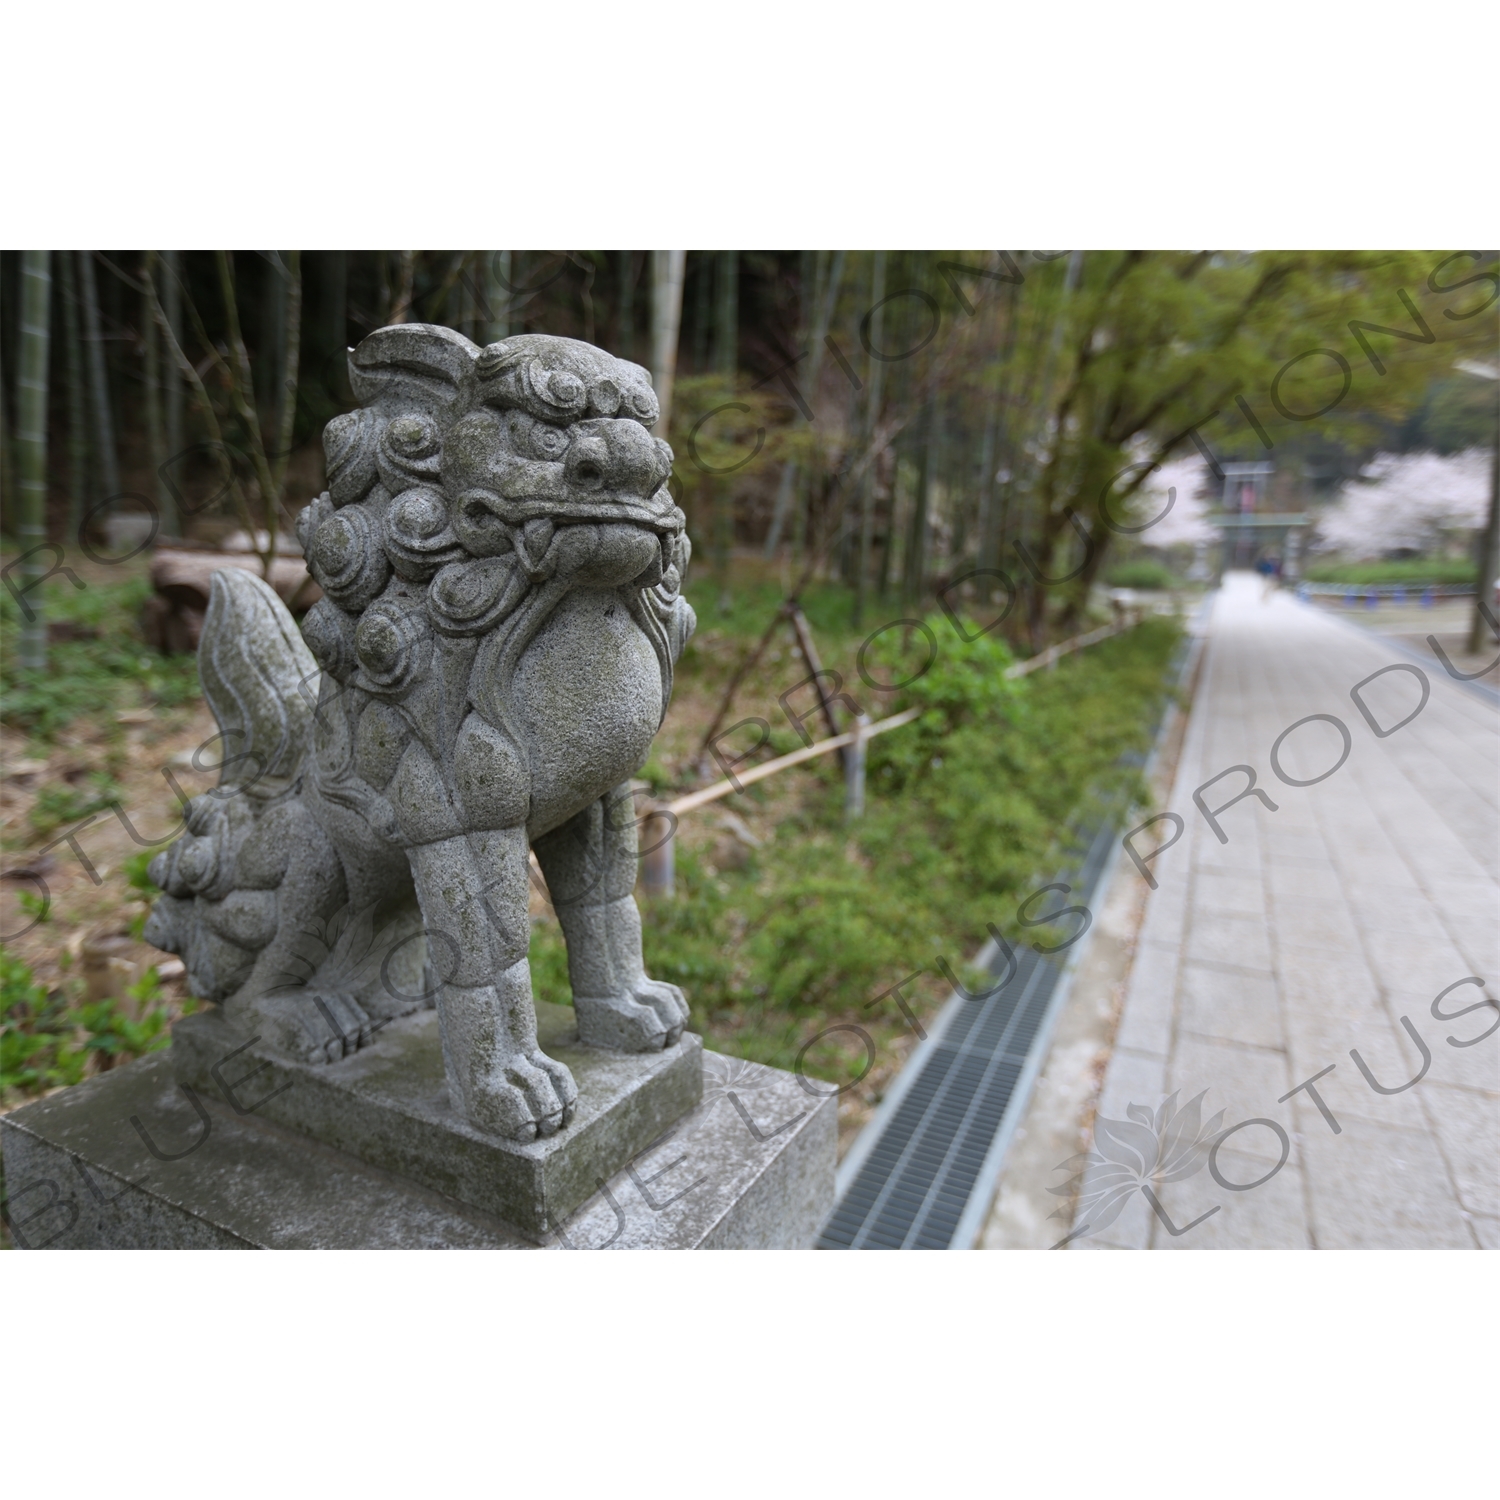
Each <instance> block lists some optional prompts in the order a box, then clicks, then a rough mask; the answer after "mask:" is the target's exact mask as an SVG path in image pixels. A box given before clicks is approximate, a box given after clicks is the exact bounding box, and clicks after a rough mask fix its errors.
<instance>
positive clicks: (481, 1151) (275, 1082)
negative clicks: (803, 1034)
mask: <svg viewBox="0 0 1500 1500" xmlns="http://www.w3.org/2000/svg"><path fill="white" fill-rule="evenodd" d="M536 1010H537V1039H538V1041H539V1042H540V1044H541V1048H542V1051H544V1052H545V1053H546V1054H547V1055H548V1056H549V1057H553V1058H556V1059H557V1061H558V1062H560V1063H563V1064H565V1065H566V1066H567V1067H568V1069H569V1070H570V1071H571V1072H572V1074H573V1081H574V1082H575V1083H576V1084H577V1085H578V1106H577V1110H576V1112H575V1114H574V1117H573V1120H572V1122H571V1123H570V1124H569V1125H568V1126H567V1128H566V1129H564V1130H560V1131H558V1133H557V1134H556V1135H552V1136H547V1137H546V1138H544V1139H541V1140H535V1141H526V1142H521V1141H508V1140H505V1139H503V1138H501V1137H499V1136H493V1135H489V1134H487V1133H486V1132H484V1131H482V1130H479V1129H476V1128H475V1127H474V1126H473V1125H471V1124H470V1123H469V1122H468V1121H467V1120H466V1119H464V1118H463V1116H462V1115H460V1114H459V1113H458V1112H457V1111H456V1110H455V1109H454V1108H453V1106H452V1104H451V1103H450V1102H449V1099H448V1084H447V1078H446V1075H445V1072H444V1068H443V1049H442V1042H441V1039H440V1038H439V1035H438V1017H437V1012H436V1011H435V1010H424V1011H419V1012H417V1013H416V1014H415V1015H411V1016H407V1017H405V1018H404V1019H402V1020H399V1021H394V1022H392V1023H391V1024H390V1025H389V1026H387V1027H385V1028H384V1029H382V1030H381V1031H380V1033H379V1034H378V1035H377V1036H376V1037H375V1039H374V1041H373V1042H371V1043H370V1044H369V1045H368V1046H366V1047H363V1048H361V1049H360V1050H359V1051H358V1052H357V1053H355V1054H354V1056H352V1057H346V1058H344V1059H343V1061H342V1062H337V1063H331V1064H321V1065H320V1064H315V1063H294V1062H287V1061H285V1060H283V1059H281V1058H278V1057H276V1056H274V1055H273V1054H271V1053H269V1052H262V1051H260V1050H258V1049H257V1048H256V1047H254V1046H250V1047H246V1046H245V1045H244V1039H243V1038H242V1037H240V1036H237V1035H236V1034H235V1033H234V1032H233V1031H231V1030H230V1028H229V1027H228V1025H226V1024H225V1022H224V1020H223V1018H222V1017H221V1015H220V1014H219V1012H218V1011H217V1010H213V1011H206V1012H203V1013H202V1014H199V1015H194V1016H188V1017H186V1018H184V1019H183V1020H181V1021H179V1022H178V1023H177V1025H176V1026H175V1027H173V1029H172V1047H171V1051H170V1054H169V1055H170V1057H171V1059H172V1065H173V1068H174V1070H175V1072H176V1075H177V1078H178V1081H179V1082H182V1083H187V1084H189V1085H191V1086H192V1087H193V1088H194V1089H195V1090H196V1091H198V1092H199V1093H200V1094H204V1095H208V1096H210V1097H212V1098H215V1099H218V1100H219V1101H220V1102H221V1103H224V1104H227V1105H229V1106H230V1107H231V1108H232V1109H233V1110H234V1111H235V1113H236V1114H241V1113H243V1114H244V1115H247V1116H248V1115H250V1114H254V1115H256V1116H257V1117H259V1118H260V1119H262V1120H266V1121H270V1122H271V1123H272V1124H275V1125H282V1126H285V1127H286V1128H287V1129H288V1130H291V1131H294V1132H295V1133H296V1134H298V1135H303V1136H311V1137H312V1138H313V1139H314V1140H316V1141H321V1142H322V1143H323V1144H324V1145H325V1146H332V1147H334V1148H336V1149H337V1150H340V1151H344V1152H347V1153H348V1154H349V1155H350V1156H356V1157H358V1158H359V1159H360V1160H361V1161H363V1162H366V1163H368V1164H369V1165H370V1166H373V1167H380V1168H382V1169H384V1170H385V1171H388V1172H394V1173H396V1174H397V1175H398V1176H401V1177H406V1178H409V1179H410V1180H411V1181H413V1182H415V1183H418V1184H419V1185H420V1186H422V1187H425V1188H430V1189H431V1190H432V1191H433V1192H435V1193H439V1194H441V1195H442V1196H443V1197H445V1198H456V1199H458V1201H459V1202H461V1203H466V1204H468V1205H469V1206H470V1207H471V1208H477V1209H480V1210H482V1211H483V1212H484V1213H487V1214H490V1215H492V1216H493V1217H495V1218H497V1219H503V1220H504V1221H505V1222H506V1223H507V1224H510V1225H513V1226H514V1227H515V1228H516V1229H518V1230H520V1231H521V1233H522V1234H524V1235H527V1236H529V1237H530V1238H532V1239H539V1238H540V1237H541V1236H543V1235H545V1234H546V1233H548V1232H549V1231H550V1230H552V1229H553V1228H555V1227H556V1225H557V1224H559V1223H560V1222H561V1221H562V1220H564V1219H566V1218H567V1216H568V1215H569V1214H571V1213H572V1212H573V1210H574V1209H576V1208H577V1207H578V1206H579V1204H581V1203H583V1202H584V1200H585V1199H587V1198H588V1197H590V1195H592V1194H593V1193H595V1192H597V1191H598V1183H599V1182H600V1181H601V1180H606V1179H608V1178H610V1177H613V1176H614V1174H615V1173H616V1172H618V1171H619V1170H620V1168H621V1167H623V1166H624V1165H625V1163H626V1162H627V1161H629V1160H630V1159H631V1157H633V1156H634V1155H635V1154H636V1153H637V1152H639V1151H643V1150H644V1149H645V1148H646V1147H647V1146H649V1145H650V1144H651V1142H652V1141H654V1140H656V1139H657V1138H658V1137H659V1136H660V1135H661V1134H662V1133H663V1132H664V1131H666V1130H667V1129H669V1128H670V1127H671V1126H672V1125H674V1124H675V1123H676V1122H677V1121H678V1120H680V1119H681V1118H682V1117H683V1115H685V1114H687V1112H688V1111H689V1110H690V1109H692V1108H693V1106H694V1105H696V1104H697V1103H698V1102H699V1100H700V1099H702V1097H703V1042H702V1040H701V1039H700V1038H699V1037H696V1036H694V1035H692V1034H691V1033H690V1032H685V1033H684V1034H683V1036H682V1039H681V1041H679V1042H678V1043H677V1045H676V1046H674V1047H669V1048H667V1049H666V1050H665V1051H663V1052H610V1051H605V1050H602V1049H600V1048H597V1047H585V1046H583V1045H582V1043H580V1042H579V1040H578V1027H577V1025H576V1023H575V1021H574V1019H573V1010H572V1007H571V1006H562V1005H545V1004H543V1005H538V1006H537V1008H536Z"/></svg>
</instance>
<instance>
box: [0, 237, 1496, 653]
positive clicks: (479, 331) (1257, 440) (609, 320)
mask: <svg viewBox="0 0 1500 1500" xmlns="http://www.w3.org/2000/svg"><path fill="white" fill-rule="evenodd" d="M1497 290H1500V273H1497V272H1496V271H1495V269H1494V265H1493V256H1489V255H1481V254H1480V253H1478V252H1441V251H1434V252H1420V253H1419V252H1400V253H1396V252H1391V253H1378V254H1377V253H1371V252H1358V253H1355V252H1350V253H1342V252H1256V253H1211V252H1206V251H1203V252H1171V251H1134V252H1131V251H1096V250H1089V251H1078V250H1075V251H1019V250H1018V251H948V252H944V251H895V250H892V251H884V250H877V251H845V250H827V251H800V252H796V251H788V252H778V251H705V252H697V251H689V252H686V253H684V252H665V251H463V252H459V251H451V252H450V251H389V252H381V251H358V252H353V251H351V252H342V251H339V252H329V251H308V252H296V251H267V252H238V253H234V254H231V253H228V252H209V251H118V252H117V251H93V252H82V251H60V252H52V253H50V254H49V253H47V252H34V251H32V252H12V253H7V254H6V255H5V256H4V257H3V260H0V313H3V318H0V326H3V329H4V335H5V337H4V348H3V359H0V369H3V377H4V386H5V390H4V401H3V403H0V406H3V413H4V423H5V431H4V440H3V458H4V473H3V479H4V496H3V505H0V525H3V530H4V533H5V536H6V538H7V547H8V548H14V549H16V550H18V551H19V552H20V553H22V554H27V556H28V558H29V560H28V561H24V562H23V566H22V568H21V574H22V576H23V577H24V576H26V575H27V573H28V571H30V572H31V573H33V574H40V573H42V572H45V571H46V568H47V566H48V554H46V553H45V552H44V551H39V549H40V548H41V547H42V545H43V544H44V543H46V542H51V543H53V544H57V543H59V542H61V541H72V540H75V539H77V538H79V537H83V538H87V537H88V536H90V535H96V534H97V530H98V527H99V525H100V524H101V520H102V518H104V517H107V516H108V515H109V514H111V513H112V512H114V511H118V510H120V509H122V508H123V509H130V508H132V507H135V508H138V509H147V510H153V511H154V512H155V514H157V515H158V516H159V517H160V532H161V534H162V535H164V536H172V535H206V534H208V533H209V532H211V531H212V529H213V527H214V526H215V525H216V524H220V525H222V524H229V523H233V524H236V525H240V526H243V527H245V528H247V529H249V530H250V532H251V534H252V536H254V537H255V538H256V539H257V542H256V545H257V548H258V550H260V551H261V552H262V560H263V562H264V564H265V566H266V567H267V568H269V567H270V565H271V562H272V560H273V559H274V555H275V553H276V550H277V548H278V545H281V546H284V545H285V543H284V538H285V535H286V533H287V531H288V530H289V525H290V519H291V517H292V516H293V515H294V514H295V512H296V510H297V509H298V508H299V507H300V506H301V505H302V504H304V503H305V502H306V501H307V500H308V499H310V498H311V497H312V496H313V495H314V494H315V493H316V492H317V489H318V488H319V487H320V486H321V481H322V475H321V454H320V452H319V450H318V447H317V442H316V437H317V433H318V432H319V430H320V429H321V426H322V424H323V423H324V422H325V421H326V420H327V419H328V418H329V417H330V416H331V415H333V414H334V412H336V411H337V410H339V409H341V407H342V406H343V405H344V404H346V403H347V401H348V399H349V397H348V390H347V376H346V370H345V355H346V350H347V349H348V347H349V346H350V345H352V344H353V343H356V342H357V341H358V340H359V339H360V338H361V337H363V336H364V335H365V334H366V333H368V332H369V331H371V330H372V329H374V328H377V327H380V326H382V325H384V324H386V323H390V322H403V321H423V322H436V323H444V324H447V325H449V326H451V327H454V328H457V329H459V330H460V331H461V332H463V333H464V334H466V335H467V336H468V337H470V338H472V339H474V340H475V341H476V342H478V343H481V344H485V343H490V342H493V341H495V340H497V339H503V338H506V337H509V336H512V335H514V334H517V333H524V332H548V333H553V334H562V335H566V336H570V337H575V338H581V339H585V340H588V341H590V342H596V343H599V344H602V345H604V346H605V347H607V348H609V349H610V350H612V351H613V352H614V353H616V354H619V355H621V356H623V357H625V358H629V359H634V360H637V361H638V362H640V363H642V364H644V365H646V366H647V367H648V368H650V370H651V372H652V376H653V379H654V380H655V381H656V383H657V388H658V392H659V393H660V394H661V397H662V406H663V412H664V417H663V423H664V424H665V425H666V435H667V436H668V437H669V439H670V441H671V443H672V446H673V448H674V451H675V453H676V456H677V462H676V468H675V473H674V477H673V481H672V486H673V490H674V493H675V494H676V495H677V497H678V499H679V502H680V503H681V504H682V505H683V506H684V508H685V509H686V510H687V513H688V518H689V526H690V529H691V531H692V534H693V536H694V538H695V542H696V545H697V547H698V549H699V550H698V558H699V561H698V562H697V563H696V565H695V571H699V577H700V580H701V578H702V576H703V571H702V570H705V569H706V571H707V573H708V574H709V575H710V576H711V578H712V579H713V581H714V590H710V591H709V592H708V594H707V596H706V597H707V598H708V601H709V605H710V607H712V603H713V595H714V592H715V591H717V594H718V597H719V599H720V601H721V602H722V601H723V599H724V598H725V595H726V593H727V591H728V590H729V589H730V588H731V586H732V580H731V563H732V561H734V560H736V559H739V560H744V559H760V560H762V561H763V562H764V563H765V565H767V566H772V567H775V566H779V567H780V569H781V570H782V577H783V580H784V586H785V588H786V589H787V590H788V592H795V590H796V589H797V587H798V586H799V580H805V579H809V578H814V577H817V578H821V579H836V580H841V581H842V582H843V583H844V584H846V585H847V586H848V588H849V590H850V591H851V593H852V601H853V602H852V607H853V610H854V614H855V618H856V619H858V618H860V617H861V616H862V615H865V614H868V613H869V612H870V611H871V610H873V609H875V608H877V607H878V608H881V609H887V608H889V607H890V606H891V605H892V604H893V603H895V604H903V605H909V606H911V607H912V608H916V607H917V606H918V604H919V601H922V600H924V599H925V600H927V601H929V602H930V601H931V598H932V596H933V592H934V590H941V589H943V588H944V587H945V586H948V585H951V583H952V581H953V580H955V579H965V578H966V579H967V580H968V581H967V582H966V583H965V584H964V586H963V591H964V592H966V593H968V594H969V595H970V596H973V595H975V594H983V593H998V592H999V591H1002V590H1005V589H1011V590H1012V591H1013V592H1014V593H1016V594H1017V595H1018V596H1019V607H1018V608H1016V609H1015V610H1014V612H1013V616H1012V619H1011V620H1010V622H1009V624H1008V627H1007V628H1008V629H1009V630H1011V631H1012V632H1014V635H1015V637H1016V638H1017V639H1019V640H1023V641H1024V643H1025V644H1026V645H1027V646H1028V647H1029V648H1030V649H1037V648H1039V647H1040V646H1041V645H1042V644H1044V643H1045V641H1046V640H1047V639H1048V638H1055V636H1056V635H1057V634H1058V633H1059V632H1066V631H1068V630H1070V629H1072V628H1073V627H1074V625H1075V624H1076V621H1077V617H1078V615H1079V614H1080V612H1081V611H1082V609H1083V607H1084V605H1085V602H1086V600H1087V597H1088V592H1089V590H1090V588H1091V587H1092V586H1093V585H1094V584H1095V583H1096V582H1097V581H1098V580H1099V579H1100V577H1101V575H1102V570H1103V569H1104V568H1105V567H1106V566H1107V564H1108V561H1109V559H1110V558H1111V557H1113V556H1115V555H1117V554H1118V552H1119V550H1120V548H1121V547H1122V546H1123V547H1130V546H1135V545H1139V543H1138V542H1137V541H1136V538H1137V537H1138V536H1139V535H1140V533H1141V531H1142V529H1143V528H1142V525H1141V520H1142V512H1141V508H1140V501H1141V498H1142V497H1141V491H1142V487H1143V485H1144V484H1145V482H1146V480H1147V479H1148V477H1149V475H1150V474H1151V473H1152V472H1154V470H1155V468H1156V466H1159V465H1160V464H1162V463H1163V462H1164V461H1165V460H1167V459H1168V458H1170V457H1171V456H1172V455H1174V454H1178V453H1181V452H1183V451H1185V450H1188V449H1190V448H1192V447H1196V448H1197V449H1198V450H1199V451H1201V452H1203V453H1204V454H1205V455H1207V456H1208V457H1209V458H1210V461H1211V462H1214V463H1217V462H1218V461H1220V460H1225V459H1230V458H1261V457H1263V456H1265V455H1267V454H1270V455H1272V456H1273V457H1274V458H1275V460H1276V461H1277V463H1278V465H1279V466H1280V471H1281V473H1282V474H1283V476H1284V478H1285V480H1286V482H1288V483H1297V482H1301V483H1304V485H1305V484H1307V483H1310V482H1311V481H1312V480H1315V479H1316V478H1317V476H1318V475H1319V474H1320V473H1321V474H1322V475H1323V476H1324V477H1325V478H1326V476H1327V475H1328V474H1330V473H1333V474H1338V473H1350V472H1353V471H1354V469H1355V467H1356V466H1357V464H1358V463H1359V462H1361V461H1362V460H1363V457H1364V456H1365V455H1366V454H1367V453H1368V452H1370V451H1373V447H1374V446H1375V444H1376V443H1377V442H1382V441H1383V442H1386V443H1387V444H1388V443H1389V442H1390V441H1391V434H1392V432H1394V431H1397V430H1399V429H1400V427H1401V425H1402V424H1403V423H1406V424H1408V425H1409V424H1410V421H1411V413H1412V412H1413V410H1414V409H1416V408H1418V407H1419V406H1420V405H1421V402H1422V400H1423V399H1424V392H1430V390H1431V389H1432V388H1433V384H1434V382H1435V381H1441V379H1442V378H1443V376H1444V372H1446V371H1448V370H1451V368H1452V366H1453V364H1454V362H1455V360H1456V359H1458V358H1460V357H1461V356H1462V355H1464V354H1465V353H1473V352H1475V351H1477V352H1479V353H1481V354H1483V355H1486V356H1487V355H1488V354H1489V353H1490V351H1492V349H1493V345H1494V337H1495V305H1496V299H1497ZM1480 427H1481V429H1482V428H1483V419H1482V417H1481V420H1480ZM1484 440H1485V441H1493V435H1492V432H1491V435H1490V437H1488V438H1486V439H1484ZM1320 464H1321V465H1322V467H1321V469H1320V468H1319V465H1320ZM1299 498H1305V497H1299ZM1145 520H1146V521H1147V522H1148V523H1149V516H1147V517H1145ZM1145 540H1146V541H1147V542H1149V537H1148V538H1146V539H1145ZM699 588H700V591H701V590H702V588H703V585H702V583H701V582H700V584H699ZM23 649H24V650H25V651H26V652H28V653H29V664H30V665H32V666H39V665H40V664H41V655H40V653H41V650H42V642H41V639H40V638H33V639H30V640H29V641H27V642H26V643H24V644H23Z"/></svg>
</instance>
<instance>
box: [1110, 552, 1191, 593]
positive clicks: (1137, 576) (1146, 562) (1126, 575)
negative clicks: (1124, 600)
mask: <svg viewBox="0 0 1500 1500" xmlns="http://www.w3.org/2000/svg"><path fill="white" fill-rule="evenodd" d="M1105 582H1106V583H1108V584H1110V585H1111V586H1112V587H1114V588H1117V589H1180V588H1181V587H1182V579H1180V578H1179V577H1178V576H1177V575H1176V574H1175V573H1174V572H1173V571H1172V570H1171V569H1170V568H1169V567H1168V566H1167V565H1166V564H1165V563H1164V562H1157V561H1156V559H1155V558H1150V557H1142V558H1136V559H1134V560H1133V561H1131V562H1122V563H1116V564H1115V566H1114V567H1112V568H1111V569H1110V570H1109V572H1108V573H1107V574H1106V575H1105Z"/></svg>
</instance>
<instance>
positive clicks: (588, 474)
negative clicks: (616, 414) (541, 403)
mask: <svg viewBox="0 0 1500 1500" xmlns="http://www.w3.org/2000/svg"><path fill="white" fill-rule="evenodd" d="M569 437H570V438H571V442H570V443H569V445H568V456H567V459H566V461H565V463H564V465H563V473H564V475H565V476H566V478H567V481H568V483H569V484H570V485H571V486H572V487H573V488H575V489H579V490H585V491H588V490H615V491H619V492H621V493H624V494H629V495H639V496H641V497H642V498H643V499H649V498H650V496H652V495H654V494H655V493H656V491H657V489H658V488H660V486H661V484H662V482H663V481H664V480H665V479H666V477H667V475H668V474H670V473H671V472H672V450H671V449H670V448H669V447H667V445H666V444H665V443H663V442H661V441H660V440H659V439H657V438H654V437H652V436H651V434H650V433H649V432H647V431H646V429H645V428H644V427H642V426H641V424H640V423H639V422H628V421H621V420H617V419H615V418H611V417H605V418H600V419H596V420H592V421H586V422H575V423H574V424H573V426H572V427H571V428H570V429H569Z"/></svg>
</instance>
